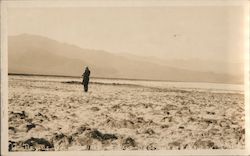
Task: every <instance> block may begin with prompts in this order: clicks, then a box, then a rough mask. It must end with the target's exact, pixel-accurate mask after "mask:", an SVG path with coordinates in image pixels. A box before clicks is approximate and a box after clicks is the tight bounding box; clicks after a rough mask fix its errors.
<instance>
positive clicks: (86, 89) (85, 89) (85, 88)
mask: <svg viewBox="0 0 250 156" xmlns="http://www.w3.org/2000/svg"><path fill="white" fill-rule="evenodd" d="M84 91H85V92H87V91H88V86H87V85H86V84H84Z"/></svg>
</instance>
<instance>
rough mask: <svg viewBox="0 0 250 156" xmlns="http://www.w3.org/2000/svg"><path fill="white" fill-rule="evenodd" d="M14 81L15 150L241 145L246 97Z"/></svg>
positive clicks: (11, 123)
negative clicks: (84, 88)
mask: <svg viewBox="0 0 250 156" xmlns="http://www.w3.org/2000/svg"><path fill="white" fill-rule="evenodd" d="M89 90H90V92H88V93H84V92H83V88H82V86H81V85H80V84H77V83H61V82H56V81H54V82H53V81H41V80H39V81H37V80H25V79H22V78H18V79H17V78H16V77H15V76H10V78H9V112H8V115H9V150H10V151H27V150H30V151H34V150H38V151H39V150H42V151H44V150H49V151H54V150H55V151H60V150H61V151H65V150H169V149H181V150H182V149H242V148H244V145H245V128H244V95H243V94H236V93H213V92H209V91H207V92H205V91H199V90H193V91H184V90H178V89H160V88H147V87H141V86H126V85H104V84H95V83H93V84H91V85H90V86H89Z"/></svg>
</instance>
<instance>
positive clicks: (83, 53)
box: [8, 34, 243, 83]
mask: <svg viewBox="0 0 250 156" xmlns="http://www.w3.org/2000/svg"><path fill="white" fill-rule="evenodd" d="M8 55H9V56H8V57H9V58H8V62H9V63H8V70H9V73H23V74H40V75H43V74H44V75H66V76H81V74H82V72H83V68H84V66H85V65H87V66H89V67H90V70H91V76H93V77H106V78H127V79H148V80H166V81H167V80H169V81H188V82H218V83H243V76H242V75H240V74H235V75H233V74H230V73H229V74H228V73H220V72H218V73H215V72H207V71H195V70H190V69H185V68H181V66H183V65H182V64H181V62H180V63H178V64H181V66H178V64H177V66H175V64H174V63H175V60H172V61H173V62H172V63H171V60H170V61H167V62H166V63H165V62H164V60H161V61H160V60H158V59H155V58H145V57H140V56H133V55H122V54H114V53H111V52H107V51H103V50H92V49H83V48H80V47H77V46H75V45H70V44H67V43H61V42H58V41H56V40H53V39H50V38H47V37H42V36H38V35H30V34H22V35H18V36H9V40H8ZM187 65H189V63H188V62H186V66H187ZM190 67H192V66H190ZM192 68H193V67H192Z"/></svg>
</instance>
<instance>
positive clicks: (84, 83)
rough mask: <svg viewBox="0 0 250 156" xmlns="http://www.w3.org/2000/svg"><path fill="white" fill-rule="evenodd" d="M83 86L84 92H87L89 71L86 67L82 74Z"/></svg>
mask: <svg viewBox="0 0 250 156" xmlns="http://www.w3.org/2000/svg"><path fill="white" fill-rule="evenodd" d="M82 76H83V81H82V83H83V85H84V91H85V92H87V91H88V84H89V76H90V70H89V68H88V67H86V68H85V71H84V73H83V75H82Z"/></svg>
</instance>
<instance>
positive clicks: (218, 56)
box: [8, 6, 244, 62]
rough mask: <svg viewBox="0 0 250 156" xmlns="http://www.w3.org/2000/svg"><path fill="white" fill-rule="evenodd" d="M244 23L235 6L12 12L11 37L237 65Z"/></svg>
mask: <svg viewBox="0 0 250 156" xmlns="http://www.w3.org/2000/svg"><path fill="white" fill-rule="evenodd" d="M243 19H244V18H243V8H242V7H236V6H175V7H173V6H168V7H107V8H101V7H82V8H11V9H8V33H9V35H18V34H22V33H29V34H37V35H42V36H47V37H49V38H52V39H55V40H58V41H61V42H66V43H70V44H75V45H78V46H79V47H82V48H89V49H101V50H106V51H109V52H112V53H132V54H135V55H143V56H156V57H159V58H165V59H169V58H179V59H189V58H199V59H211V60H219V61H227V60H230V61H233V62H239V61H242V59H243V45H242V44H243Z"/></svg>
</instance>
